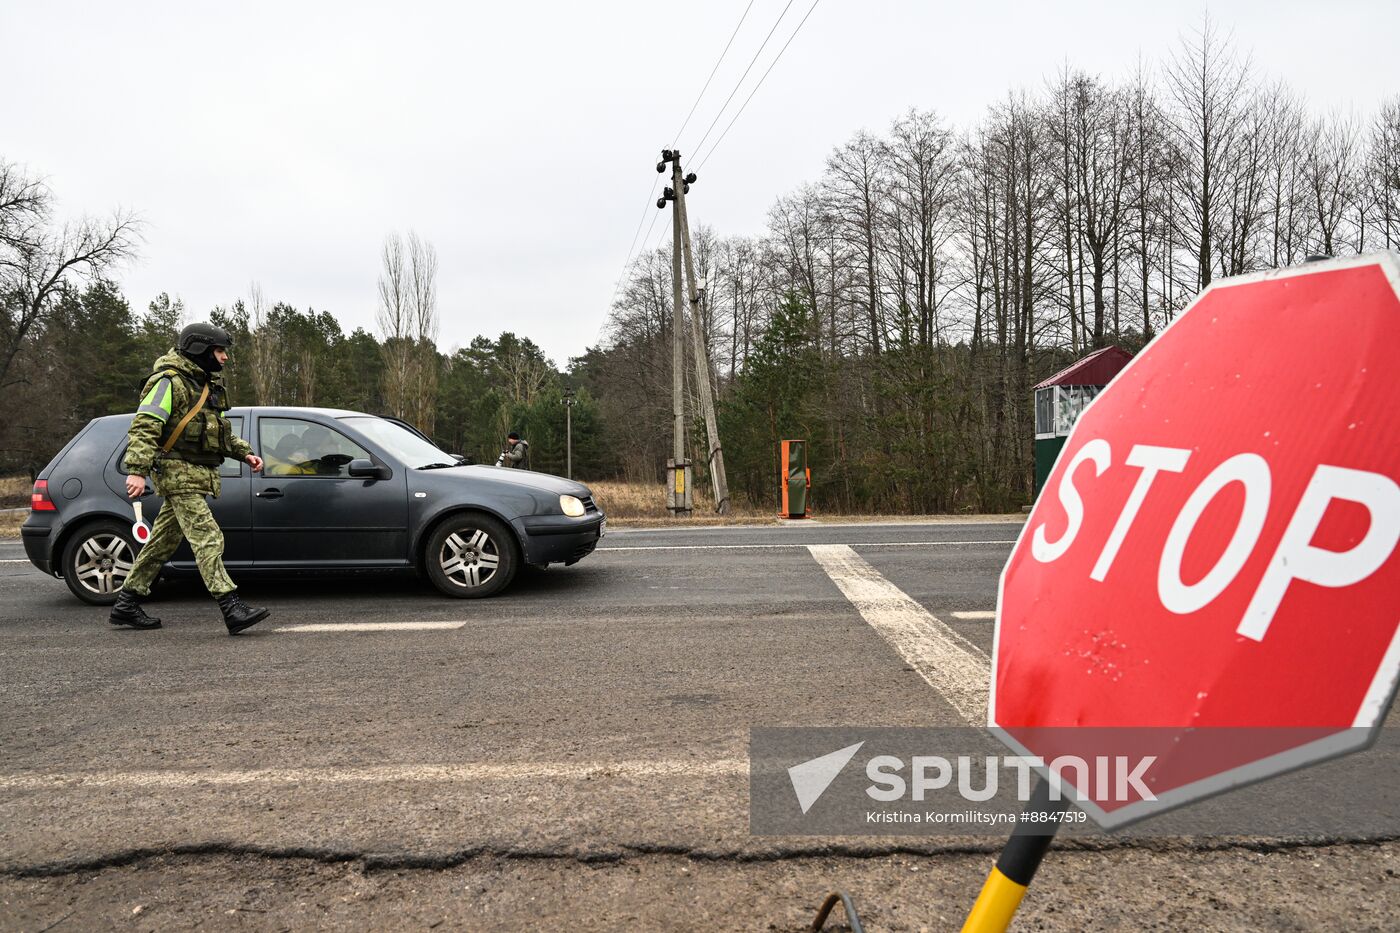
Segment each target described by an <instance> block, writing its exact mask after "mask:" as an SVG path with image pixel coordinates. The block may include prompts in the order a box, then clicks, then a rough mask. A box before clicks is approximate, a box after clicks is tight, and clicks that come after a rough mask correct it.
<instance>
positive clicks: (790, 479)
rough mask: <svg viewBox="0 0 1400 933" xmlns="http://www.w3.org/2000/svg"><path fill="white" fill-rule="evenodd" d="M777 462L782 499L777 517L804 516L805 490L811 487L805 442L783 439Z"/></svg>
mask: <svg viewBox="0 0 1400 933" xmlns="http://www.w3.org/2000/svg"><path fill="white" fill-rule="evenodd" d="M778 464H779V466H778V485H779V487H780V488H781V490H782V499H783V502H782V507H781V509H780V511H779V512H778V517H779V518H806V517H807V491H808V490H809V489H811V488H812V471H811V469H810V468H809V467H808V466H807V442H806V441H783V442H782V453H781V458H780V459H779V461H778Z"/></svg>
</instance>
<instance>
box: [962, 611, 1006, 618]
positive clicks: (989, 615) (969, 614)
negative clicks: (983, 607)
mask: <svg viewBox="0 0 1400 933" xmlns="http://www.w3.org/2000/svg"><path fill="white" fill-rule="evenodd" d="M996 617H997V614H996V613H995V612H955V613H953V618H955V619H995V618H996Z"/></svg>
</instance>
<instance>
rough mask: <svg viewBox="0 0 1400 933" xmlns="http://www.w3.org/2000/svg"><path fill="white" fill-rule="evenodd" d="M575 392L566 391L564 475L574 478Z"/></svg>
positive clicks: (571, 390)
mask: <svg viewBox="0 0 1400 933" xmlns="http://www.w3.org/2000/svg"><path fill="white" fill-rule="evenodd" d="M574 401H575V399H574V390H573V389H565V390H564V475H565V476H566V477H568V478H569V479H573V478H574Z"/></svg>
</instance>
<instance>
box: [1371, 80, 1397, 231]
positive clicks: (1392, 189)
mask: <svg viewBox="0 0 1400 933" xmlns="http://www.w3.org/2000/svg"><path fill="white" fill-rule="evenodd" d="M1365 178H1366V180H1365V185H1364V189H1365V210H1366V217H1367V218H1368V219H1369V222H1370V224H1371V225H1372V226H1374V227H1375V228H1376V233H1377V235H1378V236H1379V237H1380V242H1381V246H1382V247H1383V248H1384V249H1400V97H1392V98H1390V100H1388V101H1386V102H1385V103H1384V104H1383V105H1382V106H1381V109H1380V112H1379V113H1377V114H1376V118H1375V120H1374V121H1372V123H1371V132H1370V139H1369V141H1368V145H1367V151H1366V171H1365Z"/></svg>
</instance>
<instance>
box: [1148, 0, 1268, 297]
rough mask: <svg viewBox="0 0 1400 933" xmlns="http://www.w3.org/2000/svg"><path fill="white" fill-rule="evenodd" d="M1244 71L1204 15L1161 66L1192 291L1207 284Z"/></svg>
mask: <svg viewBox="0 0 1400 933" xmlns="http://www.w3.org/2000/svg"><path fill="white" fill-rule="evenodd" d="M1249 74H1250V68H1249V63H1248V62H1247V61H1244V62H1242V61H1240V59H1239V58H1238V57H1237V56H1236V54H1235V51H1234V47H1233V45H1232V44H1231V40H1230V37H1228V36H1226V37H1223V38H1222V37H1221V36H1220V35H1219V33H1218V32H1217V31H1216V30H1215V26H1214V24H1213V23H1212V22H1211V20H1210V17H1209V16H1208V15H1207V16H1206V17H1204V18H1203V20H1202V22H1201V28H1200V29H1199V30H1198V31H1197V32H1196V33H1195V35H1194V36H1193V37H1191V38H1183V39H1182V42H1181V46H1180V48H1178V50H1177V52H1176V54H1174V55H1173V56H1172V58H1171V59H1170V61H1169V62H1168V63H1167V66H1166V86H1167V91H1168V93H1169V94H1170V96H1171V98H1172V101H1173V103H1174V104H1175V108H1174V113H1173V114H1172V126H1173V129H1174V130H1175V132H1176V136H1177V145H1178V146H1179V147H1180V150H1181V153H1182V161H1181V170H1180V172H1179V173H1178V174H1177V183H1178V186H1179V190H1180V193H1181V196H1182V197H1181V200H1182V205H1181V207H1182V209H1181V211H1180V212H1179V213H1178V217H1177V221H1178V223H1179V224H1180V225H1181V230H1182V234H1183V236H1184V238H1185V239H1186V240H1187V242H1189V243H1191V244H1192V245H1193V246H1194V248H1195V251H1196V256H1195V259H1196V287H1197V288H1205V287H1206V286H1207V285H1209V284H1210V280H1211V270H1212V268H1213V266H1214V263H1213V256H1212V252H1211V248H1212V246H1213V244H1214V241H1215V233H1216V227H1217V220H1218V214H1219V211H1220V205H1219V204H1218V199H1219V194H1220V186H1221V185H1222V183H1223V181H1224V179H1225V178H1226V177H1227V176H1228V175H1229V174H1230V172H1231V170H1232V167H1233V163H1234V161H1235V160H1236V159H1237V158H1238V153H1237V148H1238V142H1239V135H1240V125H1241V123H1242V121H1243V118H1244V110H1245V98H1246V95H1247V92H1248V86H1249Z"/></svg>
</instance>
